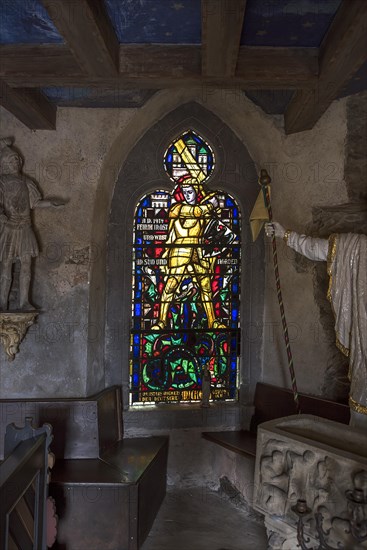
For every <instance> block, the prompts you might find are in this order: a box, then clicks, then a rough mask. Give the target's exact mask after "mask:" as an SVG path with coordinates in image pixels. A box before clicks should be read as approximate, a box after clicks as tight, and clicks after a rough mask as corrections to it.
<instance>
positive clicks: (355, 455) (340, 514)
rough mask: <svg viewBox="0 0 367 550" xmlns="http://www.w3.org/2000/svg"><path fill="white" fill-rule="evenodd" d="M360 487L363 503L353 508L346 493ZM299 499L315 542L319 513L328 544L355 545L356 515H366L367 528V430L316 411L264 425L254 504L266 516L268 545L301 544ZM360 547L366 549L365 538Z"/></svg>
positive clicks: (258, 441) (282, 546) (308, 535)
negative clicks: (352, 528)
mask: <svg viewBox="0 0 367 550" xmlns="http://www.w3.org/2000/svg"><path fill="white" fill-rule="evenodd" d="M356 490H357V491H358V492H359V494H360V495H361V496H362V500H363V503H362V504H361V506H359V507H356V508H355V509H354V508H353V506H352V508H353V509H352V508H351V506H350V498H348V496H349V497H350V496H351V494H352V493H353V491H356ZM298 499H303V500H305V501H306V503H307V506H308V508H310V514H309V515H307V516H305V519H304V526H305V533H306V535H307V537H311V541H317V538H318V537H317V532H316V521H315V513H317V512H320V513H321V514H322V516H323V526H324V528H325V529H329V528H330V534H329V535H328V537H329V543H330V544H331V545H334V546H335V545H336V544H337V543H338V542H341V543H342V544H344V545H345V548H352V547H353V548H354V546H350V545H351V544H353V543H354V542H353V539H352V536H351V533H350V532H348V531H350V525H351V524H350V521H351V520H352V519H353V514H355V513H358V514H360V515H361V516H363V514H364V520H363V519H362V520H361V519H360V518H357V519H358V522H359V524H361V521H365V523H366V529H367V434H365V433H363V432H362V431H360V430H358V429H355V428H351V427H349V426H348V427H346V426H344V425H343V424H340V423H338V422H332V421H330V420H326V419H323V418H319V417H316V416H312V415H298V416H290V417H285V418H281V419H277V420H273V421H270V422H265V423H263V424H262V425H260V426H259V430H258V436H257V452H256V466H255V489H254V508H255V509H256V510H257V511H259V512H260V513H261V514H263V515H264V516H265V525H266V527H267V530H268V535H269V545H270V548H274V549H278V548H281V549H282V550H286V549H288V548H296V547H297V544H298V543H297V528H296V525H297V521H298V517H297V515H296V514H295V512H294V511H293V510H292V507H293V506H295V505H296V503H297V501H298ZM357 508H358V510H357ZM292 545H293V546H292ZM356 547H357V546H356ZM358 548H361V549H362V548H367V540H366V541H365V542H363V544H362V545H361V546H358Z"/></svg>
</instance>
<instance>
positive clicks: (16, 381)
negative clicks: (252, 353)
mask: <svg viewBox="0 0 367 550" xmlns="http://www.w3.org/2000/svg"><path fill="white" fill-rule="evenodd" d="M190 100H195V101H198V102H199V103H201V104H202V105H203V106H204V107H206V108H208V109H210V110H212V111H213V112H214V113H218V115H219V116H220V117H221V118H222V119H223V121H224V122H225V123H226V124H228V125H229V127H231V128H232V130H233V131H234V132H235V133H236V134H237V136H238V137H239V139H240V140H242V141H243V143H244V144H245V146H246V147H247V149H248V151H249V153H250V155H251V157H252V158H253V159H254V161H255V163H256V165H257V167H258V169H260V168H261V167H267V169H268V171H269V172H270V174H271V175H272V177H273V210H274V216H275V218H276V219H278V220H279V221H280V222H282V223H283V224H284V225H285V226H286V227H291V228H293V229H295V230H297V231H303V230H304V228H305V226H306V224H307V223H308V222H309V221H310V219H311V210H312V207H314V206H316V205H332V204H338V203H341V202H345V201H346V199H347V193H346V187H345V182H344V180H343V170H344V139H345V133H346V108H345V106H346V100H341V101H338V102H335V103H333V104H332V105H331V107H330V108H329V109H328V111H327V112H326V113H325V114H324V116H323V117H322V118H321V119H320V121H319V122H318V124H317V125H316V126H315V128H314V129H313V130H311V131H308V132H303V133H299V134H295V135H291V136H286V135H285V134H284V131H283V128H282V119H281V117H272V116H270V115H265V114H264V113H263V112H262V111H261V109H260V108H258V107H256V106H255V105H254V104H253V103H252V102H251V101H250V100H249V99H247V98H246V97H245V96H244V94H242V93H241V92H239V91H238V90H235V91H231V90H225V91H221V90H214V89H211V88H208V89H205V88H204V89H202V88H198V89H193V90H175V91H172V90H168V91H162V92H159V93H157V94H156V95H155V96H154V97H153V98H152V99H151V100H150V101H148V102H147V103H146V105H145V106H144V107H143V108H141V109H140V110H138V111H137V112H136V114H135V116H134V117H133V115H134V111H133V110H119V111H116V110H83V109H60V110H59V113H58V124H57V130H56V132H50V131H36V132H30V131H29V130H27V129H26V128H25V127H24V126H23V125H22V124H21V123H19V122H18V121H17V120H16V119H15V118H14V117H12V116H11V115H10V114H8V113H7V112H6V111H2V112H1V114H2V121H1V136H8V135H12V136H14V137H15V138H16V143H17V145H18V147H19V149H20V150H21V151H22V153H23V155H24V157H25V160H26V165H25V171H26V172H27V173H28V174H29V175H31V176H32V175H33V176H34V177H35V179H36V180H37V181H38V182H39V184H40V187H41V189H42V191H43V193H44V195H62V196H64V197H66V198H69V199H70V202H69V204H68V205H67V206H66V207H65V210H64V211H63V212H62V213H60V212H55V211H48V210H40V211H38V212H36V215H35V225H36V228H37V232H38V235H39V238H40V241H41V244H42V247H43V250H44V251H45V250H46V251H47V254H45V253H44V252H42V253H41V256H40V257H39V258H38V259H37V261H36V262H35V285H34V288H33V293H32V296H33V300H34V301H35V303H36V304H37V305H39V306H40V307H42V309H43V311H44V313H43V314H42V315H41V316H40V319H39V321H38V324H37V327H35V329H34V331H33V332H31V333H30V334H29V335H28V336H27V338H26V340H25V341H24V342H23V344H22V346H21V351H20V354H19V355H18V356H17V358H16V359H15V362H14V363H13V364H12V365H11V366H10V365H8V364H7V362H6V360H5V359H4V354H3V353H2V354H1V356H0V357H1V382H0V384H1V386H0V388H1V396H4V397H5V396H6V397H20V396H27V397H44V396H46V395H55V396H72V395H86V394H90V393H92V392H94V391H97V390H98V389H100V388H101V387H102V386H103V379H104V370H103V327H104V322H103V320H104V304H105V279H104V277H105V263H104V256H103V252H102V253H101V250H103V246H104V244H105V242H106V232H107V220H108V212H109V208H110V201H111V197H112V194H113V188H114V184H115V181H116V177H117V176H116V175H117V174H118V173H119V170H120V168H121V166H122V163H123V161H124V159H125V158H126V157H127V155H128V153H129V151H130V150H131V148H132V147H133V145H134V144H135V143H136V142H137V141H138V139H140V137H141V136H142V135H143V134H144V133H145V131H146V130H147V129H148V128H149V127H150V126H151V125H152V124H153V123H154V122H156V121H157V120H159V119H160V118H161V117H163V116H165V115H166V114H167V113H168V112H170V111H171V110H173V109H174V108H176V107H177V106H179V105H180V104H182V103H184V102H187V101H190ZM53 163H55V164H56V166H53ZM60 169H61V172H60ZM70 172H71V174H70ZM59 174H60V175H59ZM240 176H241V175H240ZM45 243H46V247H45ZM48 243H51V245H50V246H51V248H50V247H47V245H48ZM55 243H56V246H55ZM70 243H72V247H71V252H70V246H69V245H70ZM91 243H93V244H94V252H95V253H94V255H92V260H93V261H92V262H89V263H88V262H87V264H86V263H85V259H83V257H84V253H85V249H86V247H88V246H89V245H90V244H91ZM74 247H75V250H74ZM63 249H65V250H63ZM60 250H61V252H60ZM96 251H97V252H96ZM70 256H72V259H70ZM279 262H280V272H281V277H282V284H283V289H284V301H285V304H286V312H287V317H288V321H289V322H290V324H291V330H290V336H291V339H292V340H293V342H292V345H293V346H292V347H293V353H294V357H295V365H296V372H297V376H298V381H299V388H300V390H303V391H310V392H313V393H318V391H319V387H320V384H321V380H322V379H321V377H320V370H322V369H323V365H324V364H325V349H324V346H323V341H322V335H323V332H322V331H323V329H322V326H321V325H320V322H319V312H318V310H317V307H316V305H315V301H314V298H313V288H312V274H311V273H310V272H308V271H306V272H304V271H303V272H300V273H299V272H297V268H296V264H295V262H294V260H293V258H292V256H289V251H287V252H286V249H285V247H284V246H283V243H280V244H279ZM88 273H89V276H90V278H89V281H90V283H91V284H90V293H89V288H88ZM88 295H89V302H88ZM265 300H266V304H267V305H266V311H265V317H264V320H263V322H264V327H263V328H264V331H265V340H264V360H263V373H261V372H259V379H261V378H263V379H264V380H265V381H267V382H271V383H274V384H278V385H286V386H289V377H288V372H287V363H286V356H285V352H284V346H283V343H282V341H281V329H280V320H279V312H278V306H277V302H276V293H275V285H274V278H273V272H272V267H271V264H270V257H269V259H268V261H267V278H266V298H265ZM259 321H260V320H259ZM75 325H76V326H75ZM70 332H71V336H70ZM49 333H50V334H49ZM315 334H316V335H318V336H320V334H321V337H319V338H318V340H319V341H318V342H316V344H317V345H314V343H315ZM257 337H258V336H257V334H256V331H255V333H254V334H253V333H252V332H249V335H248V338H249V340H250V341H251V340H252V339H256V338H257ZM87 365H88V366H87Z"/></svg>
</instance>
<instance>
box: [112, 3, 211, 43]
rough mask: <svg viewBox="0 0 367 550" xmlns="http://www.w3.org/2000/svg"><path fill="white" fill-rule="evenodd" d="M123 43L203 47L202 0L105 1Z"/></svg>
mask: <svg viewBox="0 0 367 550" xmlns="http://www.w3.org/2000/svg"><path fill="white" fill-rule="evenodd" d="M104 2H105V5H106V9H107V13H108V15H109V17H110V19H111V22H112V25H113V27H114V29H115V32H116V35H117V38H118V40H119V42H120V43H125V44H130V43H131V44H200V42H201V5H200V1H199V0H161V1H157V0H104Z"/></svg>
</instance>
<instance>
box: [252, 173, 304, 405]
mask: <svg viewBox="0 0 367 550" xmlns="http://www.w3.org/2000/svg"><path fill="white" fill-rule="evenodd" d="M270 182H271V178H270V176H269V174H268V173H267V171H266V170H265V169H262V170H261V172H260V177H259V184H260V186H261V192H260V194H259V196H258V198H257V201H256V203H255V206H254V208H253V210H252V213H251V216H250V222H251V225H252V227H251V228H252V234H253V240H255V239H256V238H257V236H258V234H259V232H260V229H261V227H262V225H263V223H264V221H265V220H267V221H269V222H272V220H273V211H272V208H271V200H270ZM261 195H262V196H261ZM264 205H265V207H266V214H265V216H264V212H263V210H264ZM271 243H272V248H273V263H274V273H275V280H276V287H277V296H278V302H279V309H280V315H281V318H282V325H283V335H284V341H285V346H286V350H287V357H288V368H289V372H290V375H291V382H292V391H293V399H294V402H295V404H296V408H297V412H298V413H300V412H301V409H300V404H299V399H298V390H297V381H296V374H295V372H294V365H293V356H292V350H291V345H290V342H289V335H288V325H287V319H286V317H285V311H284V304H283V297H282V290H281V286H280V276H279V269H278V254H277V245H276V241H275V235H274V233H273V234H272V236H271Z"/></svg>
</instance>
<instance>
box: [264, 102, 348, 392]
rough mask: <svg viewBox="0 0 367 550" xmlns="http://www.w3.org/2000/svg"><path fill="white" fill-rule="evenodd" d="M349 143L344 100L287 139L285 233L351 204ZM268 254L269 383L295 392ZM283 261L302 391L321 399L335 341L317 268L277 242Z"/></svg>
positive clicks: (283, 158) (278, 190) (277, 200)
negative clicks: (315, 213)
mask: <svg viewBox="0 0 367 550" xmlns="http://www.w3.org/2000/svg"><path fill="white" fill-rule="evenodd" d="M345 138H346V101H345V100H343V101H339V102H335V103H333V104H332V105H331V107H330V108H329V110H328V111H327V112H326V113H325V115H324V116H323V117H322V118H321V119H320V121H319V122H318V123H317V125H316V126H315V128H314V129H313V130H311V131H308V132H302V133H299V134H296V135H294V136H288V137H285V136H283V137H282V143H283V150H282V152H281V155H280V158H279V162H278V163H277V165H276V166H275V167H274V174H275V175H274V178H273V183H274V187H273V199H272V202H273V213H274V219H276V220H277V221H279V222H280V223H282V225H284V226H285V227H286V228H290V229H294V230H295V231H297V232H299V233H307V226H308V225H309V223H310V221H311V220H312V210H313V208H314V207H316V206H321V207H323V206H331V205H336V204H340V203H344V202H345V201H346V200H347V191H346V185H345V181H344V146H345ZM287 164H288V169H287V168H286V166H287ZM287 173H288V177H287ZM292 174H294V177H293V176H292ZM284 176H285V177H284ZM292 180H293V181H292ZM267 249H268V254H267V256H268V261H267V267H266V290H265V292H266V294H265V304H266V306H265V319H264V323H265V340H264V381H266V382H269V383H273V384H276V385H281V386H286V387H290V376H289V374H288V366H287V358H286V354H285V345H284V343H283V340H282V328H281V322H280V314H279V307H278V302H277V297H276V289H275V278H274V272H273V266H272V259H271V254H270V247H269V246H268V247H267ZM278 255H279V271H280V277H281V284H282V290H283V300H284V304H285V310H286V317H287V321H288V324H289V336H290V340H291V347H292V352H293V358H294V365H295V371H296V377H297V383H298V389H299V391H303V392H308V393H313V394H322V393H323V382H324V373H325V370H326V368H327V362H328V357H329V347H330V335H329V334H328V333H327V331H326V327H325V326H324V325H323V324H322V323H321V321H320V311H319V308H318V305H317V302H316V298H315V295H314V294H315V289H314V286H313V276H314V275H313V264H312V263H311V262H306V263H300V262H297V257H296V254H295V253H294V252H293V251H292V250H291V249H289V248H287V247H286V246H285V244H284V243H283V242H278ZM324 269H326V265H325V264H324ZM316 291H317V289H316Z"/></svg>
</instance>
